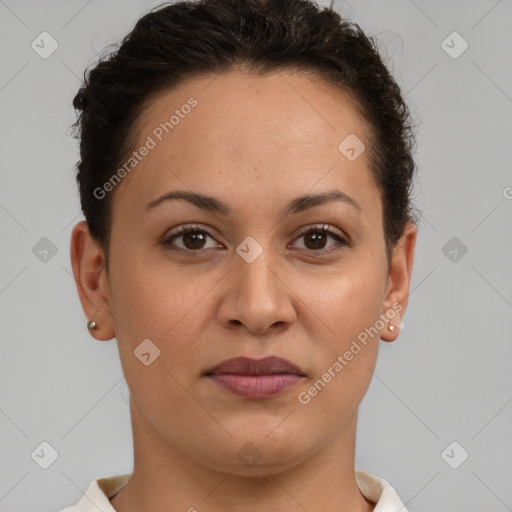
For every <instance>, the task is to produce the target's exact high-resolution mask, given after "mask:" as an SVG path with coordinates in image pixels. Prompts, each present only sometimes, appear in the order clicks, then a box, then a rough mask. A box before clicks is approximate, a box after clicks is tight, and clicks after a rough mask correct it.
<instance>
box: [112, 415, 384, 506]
mask: <svg viewBox="0 0 512 512" xmlns="http://www.w3.org/2000/svg"><path fill="white" fill-rule="evenodd" d="M356 424H357V414H355V415H354V417H353V418H351V420H350V421H349V422H348V424H347V425H346V429H345V430H344V431H343V432H341V433H340V434H339V435H338V436H337V437H336V438H335V439H333V440H326V442H325V446H324V448H323V449H321V450H319V451H317V452H316V453H313V454H309V455H307V456H304V458H303V459H302V460H301V461H297V462H296V463H290V464H289V467H287V468H286V469H284V470H283V469H282V468H272V467H266V468H265V469H264V471H263V472H261V471H260V473H259V474H258V476H250V475H248V476H240V475H235V474H233V473H230V472H228V471H222V470H221V469H219V468H212V467H207V466H206V464H200V463H198V462H196V461H195V460H193V459H192V458H191V457H190V456H187V455H186V454H184V453H183V452H182V451H181V450H180V447H179V446H173V445H170V444H169V442H168V441H164V440H163V439H162V438H161V437H159V436H158V434H157V433H155V432H154V431H152V430H151V429H150V426H149V425H148V424H147V423H146V422H145V420H144V419H143V417H142V415H141V414H137V413H136V411H132V429H133V439H134V469H133V474H132V477H131V478H130V480H129V481H128V483H127V484H126V486H125V487H124V488H123V489H122V490H121V491H120V492H119V493H118V494H117V495H116V496H115V497H114V498H112V500H111V503H112V506H113V507H114V508H115V509H116V511H118V512H134V511H137V512H146V511H147V512H149V511H151V512H160V511H162V512H163V511H168V510H169V509H170V508H171V509H172V510H183V511H189V512H194V511H197V512H206V511H208V512H221V511H222V512H263V511H265V512H282V511H283V510H287V511H288V512H304V510H308V511H313V510H322V512H371V511H372V510H373V509H374V505H375V504H374V503H371V502H370V501H368V500H367V499H366V498H365V497H364V496H363V495H362V494H361V492H360V491H359V488H358V486H357V482H356V478H355V469H354V458H355V453H354V451H355V433H356Z"/></svg>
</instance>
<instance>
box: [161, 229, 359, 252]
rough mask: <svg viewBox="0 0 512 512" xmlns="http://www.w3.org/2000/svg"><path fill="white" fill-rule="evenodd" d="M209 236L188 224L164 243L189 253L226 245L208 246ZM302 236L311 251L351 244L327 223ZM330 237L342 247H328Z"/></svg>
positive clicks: (300, 236) (325, 250)
mask: <svg viewBox="0 0 512 512" xmlns="http://www.w3.org/2000/svg"><path fill="white" fill-rule="evenodd" d="M208 238H211V239H212V240H214V238H213V235H211V234H210V233H209V232H208V231H206V230H205V229H203V228H201V227H200V226H196V225H191V224H186V225H183V226H180V227H178V228H176V229H175V230H173V231H172V232H171V233H170V235H169V236H168V237H167V238H165V240H164V241H163V242H162V245H164V246H165V247H169V248H171V249H179V250H183V251H187V252H189V253H194V252H196V253H199V252H200V251H202V250H203V249H208V248H215V247H217V248H219V247H221V248H222V247H224V246H223V245H221V244H217V245H212V246H210V247H207V246H206V242H207V239H208ZM301 238H302V239H304V240H305V247H304V249H305V250H306V251H308V252H311V253H313V252H315V253H319V252H323V253H327V254H329V253H332V252H336V251H339V250H340V249H341V248H342V247H343V246H350V243H349V242H348V241H347V240H346V239H345V238H343V237H342V236H341V235H340V234H339V233H338V232H335V231H333V230H332V229H329V226H328V225H325V224H323V225H322V224H320V225H316V226H311V227H309V229H307V230H306V231H302V233H300V234H299V237H298V240H300V239H301ZM328 238H331V239H332V240H334V241H335V242H336V243H334V244H332V245H331V246H330V247H335V246H336V245H338V246H341V247H338V248H334V249H332V248H329V247H328V248H327V249H326V243H327V240H328ZM177 240H180V241H181V245H180V244H177V243H176V241H177Z"/></svg>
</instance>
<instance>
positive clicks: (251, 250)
mask: <svg viewBox="0 0 512 512" xmlns="http://www.w3.org/2000/svg"><path fill="white" fill-rule="evenodd" d="M258 238H259V240H260V242H261V243H260V242H258V241H257V240H256V239H255V238H253V237H250V236H249V237H247V238H246V239H245V240H243V241H242V243H240V245H239V246H238V247H237V250H236V252H237V255H238V261H236V264H235V267H236V269H235V272H236V283H237V287H238V288H242V289H243V292H244V293H245V294H249V296H252V295H254V298H255V299H256V298H257V297H258V296H259V295H260V294H263V295H264V296H266V297H267V299H268V300H270V299H275V298H276V297H275V294H276V293H279V288H280V286H279V285H280V282H279V279H278V277H277V267H278V263H277V258H276V257H275V256H274V254H273V247H272V242H271V239H270V237H266V238H265V240H263V237H258ZM276 281H277V282H276Z"/></svg>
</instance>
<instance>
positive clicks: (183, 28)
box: [73, 0, 415, 265]
mask: <svg viewBox="0 0 512 512" xmlns="http://www.w3.org/2000/svg"><path fill="white" fill-rule="evenodd" d="M237 67H242V68H244V69H245V70H248V71H250V72H253V73H265V72H271V71H279V70H283V69H294V70H299V71H305V72H309V73H312V74H313V75H314V76H317V77H320V78H321V79H323V80H325V81H326V82H328V83H331V84H334V85H335V86H336V87H338V88H339V89H340V90H343V91H344V92H345V93H348V94H349V96H350V97H351V98H352V99H353V100H354V102H355V106H356V108H358V110H359V112H360V113H361V115H362V116H363V117H364V118H365V119H366V120H367V121H368V122H369V126H370V127H371V130H370V131H371V133H370V134H369V138H368V140H369V141H370V144H369V147H368V151H367V155H368V158H369V162H370V169H371V172H372V176H373V179H374V182H375V184H376V186H377V188H378V189H379V191H380V193H381V197H382V204H383V229H384V234H385V242H386V251H387V257H388V262H389V259H390V256H391V254H392V250H393V248H394V246H395V245H396V243H397V242H398V240H399V239H400V237H401V235H402V234H403V230H404V228H405V226H406V223H407V222H408V221H412V222H415V218H414V217H415V215H414V209H413V207H412V205H411V192H412V184H413V174H414V171H415V163H414V160H413V157H412V150H413V146H414V145H415V141H414V134H413V127H412V123H411V120H410V118H411V116H410V113H409V109H408V107H407V105H406V104H405V102H404V100H403V98H402V95H401V92H400V88H399V86H398V85H397V83H396V82H395V80H394V79H393V77H392V76H391V74H390V72H389V71H388V69H387V68H386V66H385V64H384V63H383V61H382V59H381V56H380V55H379V51H378V48H377V44H376V42H375V40H374V39H373V38H371V37H368V36H366V35H365V34H364V32H363V31H362V29H361V28H360V26H359V25H358V24H356V23H353V22H351V21H349V20H347V19H343V18H342V17H341V16H340V15H339V14H338V13H337V12H336V11H334V10H333V8H332V4H331V6H330V7H319V6H318V5H317V4H316V3H314V2H313V1H312V0H191V1H179V2H176V3H172V4H169V3H166V4H161V5H159V6H157V7H155V8H154V9H152V10H151V11H150V12H148V13H147V14H146V15H144V16H143V17H142V18H140V19H139V20H138V21H137V23H136V24H135V26H134V28H133V30H132V31H131V32H130V33H129V34H128V35H127V36H126V37H125V38H124V39H123V40H122V42H121V44H120V45H119V47H118V48H116V49H115V50H114V51H112V52H111V53H110V54H108V55H104V56H102V57H101V58H100V59H99V62H98V63H97V65H96V66H95V67H94V68H93V69H91V70H89V71H87V70H86V71H84V83H83V86H82V87H81V88H80V90H79V91H78V93H77V94H76V96H75V98H74V100H73V106H74V107H75V109H76V110H77V111H78V112H79V113H78V114H77V115H78V118H77V121H76V122H75V123H74V125H73V127H74V128H75V129H77V128H78V131H79V138H80V161H79V162H78V163H77V171H78V172H77V182H78V186H79V192H80V201H81V206H82V211H83V213H84V216H85V218H86V221H87V223H88V226H89V229H90V232H91V235H92V236H93V237H94V238H95V239H96V240H97V241H98V242H99V243H100V244H101V246H102V247H103V249H104V251H105V253H106V258H107V265H108V252H109V251H108V249H109V240H110V231H111V226H112V211H111V210H112V195H113V193H110V194H108V195H106V196H105V197H104V198H103V199H99V198H98V197H97V196H96V194H95V193H94V191H95V190H97V189H98V187H101V186H102V184H104V183H106V182H107V181H108V179H109V178H110V177H111V176H112V175H113V174H114V172H115V170H116V169H118V168H119V166H121V165H122V163H123V162H125V161H126V160H127V158H128V157H129V155H130V154H131V153H132V152H133V151H134V147H135V144H136V133H135V132H136V129H135V127H136V122H137V119H138V118H139V116H140V114H141V113H142V112H143V110H144V107H145V105H146V104H147V101H148V100H149V99H150V98H151V97H152V96H153V95H154V94H156V93H158V92H161V91H163V90H165V89H170V88H172V87H174V86H176V85H177V84H179V83H180V82H182V81H184V80H186V79H187V78H191V77H192V76H194V75H200V74H202V73H210V72H213V73H222V72H227V71H230V70H232V69H234V68H237ZM75 136H76V134H75Z"/></svg>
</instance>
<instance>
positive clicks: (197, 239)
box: [162, 225, 223, 252]
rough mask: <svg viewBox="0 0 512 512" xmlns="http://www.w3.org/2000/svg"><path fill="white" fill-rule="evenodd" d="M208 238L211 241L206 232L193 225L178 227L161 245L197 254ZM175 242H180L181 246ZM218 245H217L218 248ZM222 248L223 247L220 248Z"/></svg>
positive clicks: (203, 247) (210, 236)
mask: <svg viewBox="0 0 512 512" xmlns="http://www.w3.org/2000/svg"><path fill="white" fill-rule="evenodd" d="M208 238H211V239H212V240H213V236H212V235H210V233H208V231H206V230H204V229H202V228H200V227H198V226H194V225H184V226H180V227H179V228H177V229H176V230H174V231H173V232H172V233H171V235H170V236H169V237H167V238H166V239H165V240H164V241H163V242H162V244H163V245H164V246H174V247H171V248H178V249H182V250H184V251H189V252H198V251H200V250H202V249H208V247H205V242H206V240H207V239H208ZM175 240H181V241H182V244H183V245H182V246H180V245H177V244H175V243H174V241H175ZM218 246H219V245H217V247H218ZM221 247H223V246H221Z"/></svg>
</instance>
